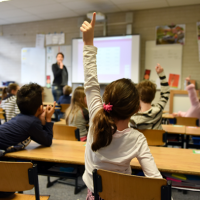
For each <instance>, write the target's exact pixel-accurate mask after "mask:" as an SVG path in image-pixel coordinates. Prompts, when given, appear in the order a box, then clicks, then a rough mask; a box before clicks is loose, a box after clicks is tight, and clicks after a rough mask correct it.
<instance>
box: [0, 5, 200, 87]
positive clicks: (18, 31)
mask: <svg viewBox="0 0 200 200" xmlns="http://www.w3.org/2000/svg"><path fill="white" fill-rule="evenodd" d="M199 10H200V4H199V5H193V6H184V7H173V8H161V9H151V10H141V11H135V12H134V22H133V33H134V34H140V35H141V70H140V72H141V74H140V75H141V77H142V75H143V74H144V65H145V60H144V59H145V42H146V41H147V40H154V39H155V27H156V26H157V25H165V24H172V23H174V24H176V23H183V24H186V44H185V45H184V47H183V65H182V77H183V78H182V88H183V81H184V77H186V76H188V75H191V76H192V79H195V80H196V81H197V85H198V88H200V62H199V59H198V47H197V33H196V22H197V21H198V20H199V19H200V12H199ZM125 14H126V13H125V12H120V13H111V14H107V19H108V27H107V35H125V32H126V24H125V23H124V22H125V17H126V15H125ZM79 26H80V19H79V18H78V17H75V18H63V19H55V20H46V21H38V22H29V23H21V24H12V25H2V26H0V32H1V31H2V32H3V36H0V82H1V81H2V80H6V79H7V80H8V79H9V80H15V81H18V82H19V81H20V68H21V63H20V60H21V58H20V55H21V48H23V47H33V46H35V38H36V34H37V33H43V34H46V33H49V32H52V33H53V32H55V31H56V32H61V31H62V32H64V33H65V34H66V45H70V44H71V39H72V38H75V37H79ZM102 33H103V26H102V25H101V24H97V26H96V29H95V36H101V35H102ZM8 74H10V76H9V78H7V75H8Z"/></svg>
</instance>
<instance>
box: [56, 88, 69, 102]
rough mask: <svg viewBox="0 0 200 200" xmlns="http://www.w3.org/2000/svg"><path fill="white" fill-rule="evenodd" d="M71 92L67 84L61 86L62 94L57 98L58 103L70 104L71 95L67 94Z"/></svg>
mask: <svg viewBox="0 0 200 200" xmlns="http://www.w3.org/2000/svg"><path fill="white" fill-rule="evenodd" d="M71 93H72V88H71V87H70V86H68V85H66V86H65V87H64V88H63V95H62V96H61V97H60V98H59V100H58V102H57V103H58V104H70V103H71V96H69V95H70V94H71Z"/></svg>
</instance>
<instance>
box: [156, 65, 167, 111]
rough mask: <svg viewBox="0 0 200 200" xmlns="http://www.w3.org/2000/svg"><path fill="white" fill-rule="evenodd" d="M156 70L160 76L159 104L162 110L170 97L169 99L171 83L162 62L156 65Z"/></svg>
mask: <svg viewBox="0 0 200 200" xmlns="http://www.w3.org/2000/svg"><path fill="white" fill-rule="evenodd" d="M155 69H156V72H157V74H158V76H159V78H160V85H161V88H160V90H161V91H160V100H159V102H158V103H157V106H159V107H160V108H161V109H162V110H163V109H164V107H165V105H166V103H167V101H168V99H169V95H170V87H169V84H168V82H167V79H166V76H165V73H164V70H163V68H162V67H161V66H160V64H157V66H156V68H155Z"/></svg>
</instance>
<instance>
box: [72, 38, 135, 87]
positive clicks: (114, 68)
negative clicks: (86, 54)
mask: <svg viewBox="0 0 200 200" xmlns="http://www.w3.org/2000/svg"><path fill="white" fill-rule="evenodd" d="M132 37H133V36H121V37H102V38H95V39H94V46H96V47H97V48H98V53H97V75H98V80H99V82H100V83H110V82H112V81H114V80H117V79H120V78H130V79H132V70H131V69H132V65H133V63H132V61H133V59H134V56H133V49H132V48H133V41H132ZM72 44H73V56H72V71H73V72H72V82H76V83H79V82H83V81H84V80H83V73H84V70H83V56H82V55H83V46H84V44H83V42H82V39H76V40H73V43H72ZM135 46H136V48H138V49H139V47H138V46H137V45H135ZM138 51H139V50H138ZM77 52H78V53H77ZM137 62H138V63H137ZM135 63H136V65H137V67H136V68H139V56H138V59H135ZM135 74H137V70H136V72H135Z"/></svg>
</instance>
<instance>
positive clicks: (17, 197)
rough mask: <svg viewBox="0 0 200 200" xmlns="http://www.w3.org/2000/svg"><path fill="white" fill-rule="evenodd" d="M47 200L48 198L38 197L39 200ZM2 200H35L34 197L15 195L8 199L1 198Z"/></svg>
mask: <svg viewBox="0 0 200 200" xmlns="http://www.w3.org/2000/svg"><path fill="white" fill-rule="evenodd" d="M48 199H49V196H40V200H48ZM2 200H35V195H34V194H33V195H31V194H18V193H15V194H13V195H12V196H10V197H8V198H3V199H2Z"/></svg>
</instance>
